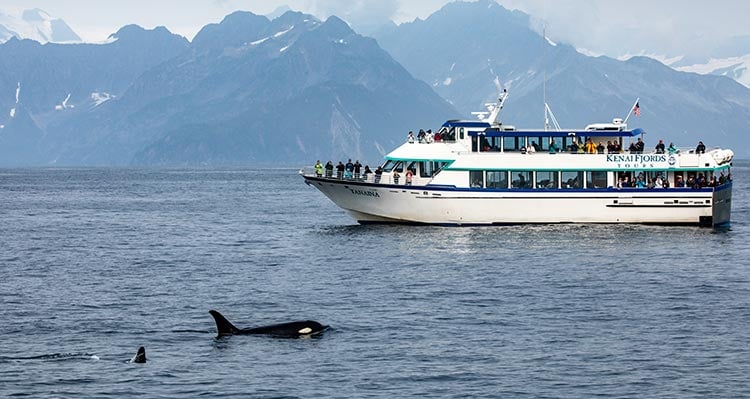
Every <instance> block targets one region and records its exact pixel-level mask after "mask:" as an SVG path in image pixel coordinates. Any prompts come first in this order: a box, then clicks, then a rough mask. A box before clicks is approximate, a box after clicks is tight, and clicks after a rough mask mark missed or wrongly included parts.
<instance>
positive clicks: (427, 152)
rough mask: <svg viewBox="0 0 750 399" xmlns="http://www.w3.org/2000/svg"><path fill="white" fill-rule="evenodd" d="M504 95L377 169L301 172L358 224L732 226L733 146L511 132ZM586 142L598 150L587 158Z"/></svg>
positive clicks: (619, 128) (618, 124)
mask: <svg viewBox="0 0 750 399" xmlns="http://www.w3.org/2000/svg"><path fill="white" fill-rule="evenodd" d="M506 99H507V92H506V93H503V95H502V96H501V97H500V98H499V99H498V102H497V103H492V104H487V106H488V112H486V113H477V114H479V120H476V121H464V120H449V121H447V122H445V123H444V124H443V125H442V127H441V129H440V130H439V131H438V132H437V133H436V134H434V135H433V134H432V133H431V132H430V134H429V135H425V137H424V138H420V137H414V138H412V137H409V139H408V140H407V142H405V143H404V144H403V145H401V146H400V147H398V148H396V149H395V150H393V151H392V152H390V153H389V154H387V155H386V157H385V162H384V163H383V164H382V166H381V167H379V168H378V170H377V171H376V173H372V174H366V175H360V176H357V175H352V176H350V175H349V173H347V174H345V175H341V174H340V173H337V171H336V170H334V171H333V173H330V172H329V170H325V171H324V172H322V173H318V172H321V169H317V170H314V171H312V173H305V172H304V171H300V173H301V174H302V175H303V177H304V180H305V183H307V184H308V185H311V186H313V187H315V188H317V189H318V190H320V191H321V192H322V193H323V194H325V195H326V196H327V197H328V198H330V199H331V201H333V202H334V203H335V204H336V205H338V206H339V207H341V208H342V209H344V210H346V211H347V212H348V213H349V214H351V216H352V217H353V218H354V219H356V220H357V221H358V222H359V223H417V224H435V225H504V224H521V223H641V224H664V225H698V226H722V225H728V224H729V221H730V213H731V203H732V180H731V171H730V167H731V162H732V158H733V156H734V154H733V152H732V151H731V150H727V149H720V148H712V149H707V150H705V151H701V148H697V149H691V150H686V149H684V148H683V149H676V148H674V147H673V146H671V145H670V148H669V149H668V150H666V149H665V150H664V151H663V152H662V151H659V150H650V151H649V150H645V151H644V150H643V148H642V147H641V149H640V151H639V150H638V149H637V148H636V149H635V151H632V152H631V151H628V150H626V147H625V145H626V142H627V144H630V143H637V142H638V141H639V138H642V133H644V132H643V131H642V130H641V129H633V130H628V129H627V118H626V119H625V120H624V121H623V120H622V119H615V120H614V121H613V122H612V123H598V124H592V125H589V126H587V127H586V128H585V129H583V130H563V129H559V127H558V128H557V129H544V130H516V129H515V128H514V127H512V126H507V125H503V124H502V123H500V122H499V121H498V115H499V112H500V110H501V109H502V107H503V104H504V102H505V100H506ZM545 107H546V105H545ZM546 108H547V109H549V108H548V107H546ZM637 108H638V105H637V101H636V105H635V107H634V108H633V109H631V112H632V111H633V110H637ZM550 114H551V113H550ZM629 116H630V114H628V117H629ZM552 120H553V122H555V123H554V124H555V125H557V123H556V121H555V120H554V116H552ZM589 142H591V143H593V144H591V146H593V147H599V148H598V149H595V150H594V152H595V153H590V152H591V150H592V149H591V148H590V147H589V146H588V145H586V146H584V151H583V153H582V151H581V150H579V148H578V147H580V145H581V144H582V143H587V144H588V143H589ZM608 142H609V143H611V145H610V146H609V151H608V150H607V149H604V150H603V151H602V148H601V147H602V146H603V145H604V143H608ZM615 143H616V144H615ZM701 145H702V143H701ZM551 146H552V147H553V148H552V149H550V147H551ZM587 147H588V148H587ZM618 147H619V148H618ZM527 149H528V150H527ZM556 149H557V150H556ZM586 150H588V151H586ZM623 150H624V151H623ZM409 175H411V176H409Z"/></svg>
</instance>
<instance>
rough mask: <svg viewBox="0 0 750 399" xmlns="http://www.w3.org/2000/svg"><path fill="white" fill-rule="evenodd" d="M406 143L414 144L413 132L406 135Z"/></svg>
mask: <svg viewBox="0 0 750 399" xmlns="http://www.w3.org/2000/svg"><path fill="white" fill-rule="evenodd" d="M406 141H408V142H410V143H413V142H414V132H412V131H411V130H409V134H407V135H406Z"/></svg>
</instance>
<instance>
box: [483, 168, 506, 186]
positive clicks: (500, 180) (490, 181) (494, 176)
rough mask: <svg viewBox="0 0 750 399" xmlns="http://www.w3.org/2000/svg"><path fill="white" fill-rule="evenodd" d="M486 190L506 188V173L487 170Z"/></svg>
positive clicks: (504, 171)
mask: <svg viewBox="0 0 750 399" xmlns="http://www.w3.org/2000/svg"><path fill="white" fill-rule="evenodd" d="M487 188H508V171H507V170H488V171H487Z"/></svg>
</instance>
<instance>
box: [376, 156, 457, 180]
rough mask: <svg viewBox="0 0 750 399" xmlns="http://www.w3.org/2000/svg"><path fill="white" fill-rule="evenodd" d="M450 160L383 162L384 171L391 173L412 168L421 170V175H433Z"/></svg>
mask: <svg viewBox="0 0 750 399" xmlns="http://www.w3.org/2000/svg"><path fill="white" fill-rule="evenodd" d="M447 164H448V162H445V161H392V160H388V161H386V163H385V164H383V172H386V173H389V172H392V171H394V170H395V171H396V172H399V173H403V172H404V171H406V170H410V169H411V171H412V172H413V173H417V170H419V176H420V177H432V176H434V175H435V174H436V173H437V172H439V171H440V169H442V168H443V167H445V165H447Z"/></svg>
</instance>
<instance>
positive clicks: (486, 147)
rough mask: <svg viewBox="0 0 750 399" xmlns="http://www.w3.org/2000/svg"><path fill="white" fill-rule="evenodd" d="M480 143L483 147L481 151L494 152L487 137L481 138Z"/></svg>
mask: <svg viewBox="0 0 750 399" xmlns="http://www.w3.org/2000/svg"><path fill="white" fill-rule="evenodd" d="M479 142H480V143H482V145H481V146H480V147H479V151H490V150H492V146H491V145H490V141H489V140H487V137H485V136H484V135H482V136H479Z"/></svg>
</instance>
